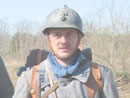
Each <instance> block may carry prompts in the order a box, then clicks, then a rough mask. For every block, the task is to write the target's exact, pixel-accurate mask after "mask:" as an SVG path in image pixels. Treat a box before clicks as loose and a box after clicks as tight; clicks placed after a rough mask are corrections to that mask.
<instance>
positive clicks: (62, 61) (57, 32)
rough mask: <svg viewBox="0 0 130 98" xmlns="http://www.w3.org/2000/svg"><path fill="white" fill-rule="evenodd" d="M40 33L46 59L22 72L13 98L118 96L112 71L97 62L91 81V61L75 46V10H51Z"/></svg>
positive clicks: (79, 33) (78, 21)
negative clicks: (44, 40) (46, 53)
mask: <svg viewBox="0 0 130 98" xmlns="http://www.w3.org/2000/svg"><path fill="white" fill-rule="evenodd" d="M43 34H44V35H45V38H46V42H47V45H48V48H49V49H50V53H49V55H48V57H47V60H45V61H43V62H42V63H40V64H39V66H38V67H35V68H33V69H31V70H29V71H26V72H23V73H22V75H21V76H20V77H19V79H18V81H17V86H16V90H15V94H14V96H13V98H31V97H32V98H119V97H118V93H117V89H116V85H115V83H114V79H113V74H112V71H111V70H110V69H108V68H106V67H104V66H101V65H99V69H100V72H99V71H97V73H98V72H99V73H100V74H101V77H100V76H98V74H97V76H96V77H97V78H98V80H96V79H95V80H94V77H95V76H94V75H92V66H93V64H94V63H92V62H91V61H90V60H87V59H86V58H85V57H84V56H83V55H82V53H81V51H80V50H79V49H78V46H79V44H80V40H81V39H82V37H83V36H84V33H83V32H82V21H81V18H80V16H79V15H78V13H77V12H76V11H74V10H72V9H70V8H68V7H67V6H64V7H62V8H58V9H56V10H54V11H53V12H52V13H51V14H50V15H49V16H48V19H47V22H46V23H45V27H44V29H43ZM36 68H37V69H36ZM34 69H35V70H34ZM93 74H94V73H93ZM99 81H100V82H99Z"/></svg>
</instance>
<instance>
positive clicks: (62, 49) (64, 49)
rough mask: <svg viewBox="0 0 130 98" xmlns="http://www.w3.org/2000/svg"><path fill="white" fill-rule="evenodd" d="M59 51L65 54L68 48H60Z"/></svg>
mask: <svg viewBox="0 0 130 98" xmlns="http://www.w3.org/2000/svg"><path fill="white" fill-rule="evenodd" d="M60 50H61V51H63V52H67V51H68V50H69V48H68V47H62V48H60Z"/></svg>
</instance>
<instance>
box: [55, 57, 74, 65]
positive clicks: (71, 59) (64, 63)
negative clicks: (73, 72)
mask: <svg viewBox="0 0 130 98" xmlns="http://www.w3.org/2000/svg"><path fill="white" fill-rule="evenodd" d="M74 57H75V56H73V57H71V58H67V59H58V58H57V57H55V58H56V60H57V62H58V63H59V64H61V65H62V66H63V67H66V66H68V65H69V64H70V63H71V62H72V61H73V59H74Z"/></svg>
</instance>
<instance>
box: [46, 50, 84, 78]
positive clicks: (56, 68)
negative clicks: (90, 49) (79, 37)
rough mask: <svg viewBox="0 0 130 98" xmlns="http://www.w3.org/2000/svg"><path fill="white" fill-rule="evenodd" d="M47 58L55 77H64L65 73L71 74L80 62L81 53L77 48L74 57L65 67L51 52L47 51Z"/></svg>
mask: <svg viewBox="0 0 130 98" xmlns="http://www.w3.org/2000/svg"><path fill="white" fill-rule="evenodd" d="M48 60H49V63H50V66H51V70H52V72H53V73H54V74H55V75H56V77H57V78H60V77H65V76H67V75H71V74H73V73H74V72H75V71H76V70H77V68H78V67H79V65H80V62H81V61H82V60H83V58H82V53H81V51H80V50H78V51H77V52H76V54H75V57H74V59H73V61H72V62H71V64H69V65H67V66H66V67H64V66H62V65H61V64H59V63H58V62H57V61H56V59H55V57H54V56H53V55H52V53H49V55H48Z"/></svg>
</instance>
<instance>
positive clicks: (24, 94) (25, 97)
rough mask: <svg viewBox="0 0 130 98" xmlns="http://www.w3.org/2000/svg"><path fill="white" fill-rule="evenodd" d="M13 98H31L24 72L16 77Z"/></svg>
mask: <svg viewBox="0 0 130 98" xmlns="http://www.w3.org/2000/svg"><path fill="white" fill-rule="evenodd" d="M13 98H31V95H30V85H29V83H28V81H27V77H26V72H23V73H22V75H21V76H20V77H18V80H17V84H16V88H15V92H14V95H13Z"/></svg>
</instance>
